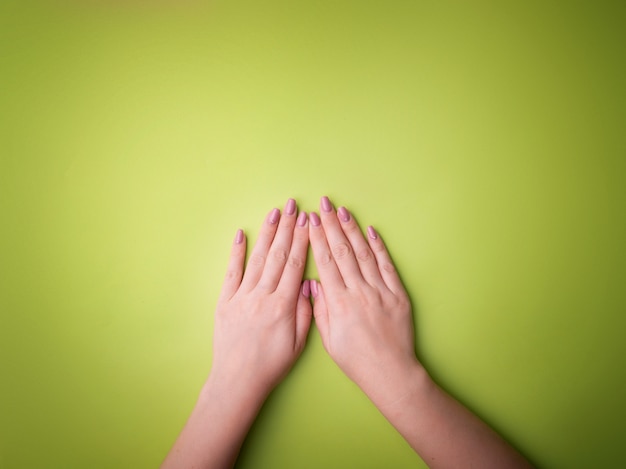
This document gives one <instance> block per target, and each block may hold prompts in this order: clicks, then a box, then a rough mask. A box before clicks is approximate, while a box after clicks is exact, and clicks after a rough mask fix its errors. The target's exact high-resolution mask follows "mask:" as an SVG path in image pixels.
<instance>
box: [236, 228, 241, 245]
mask: <svg viewBox="0 0 626 469" xmlns="http://www.w3.org/2000/svg"><path fill="white" fill-rule="evenodd" d="M241 243H243V230H237V234H236V235H235V244H241Z"/></svg>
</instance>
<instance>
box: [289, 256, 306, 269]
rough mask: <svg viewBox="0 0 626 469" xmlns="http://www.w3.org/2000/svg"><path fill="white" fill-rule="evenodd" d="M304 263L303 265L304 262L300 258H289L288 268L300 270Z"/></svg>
mask: <svg viewBox="0 0 626 469" xmlns="http://www.w3.org/2000/svg"><path fill="white" fill-rule="evenodd" d="M304 263H305V260H304V258H302V257H299V256H291V257H290V258H289V266H290V267H293V268H295V269H301V268H302V267H304Z"/></svg>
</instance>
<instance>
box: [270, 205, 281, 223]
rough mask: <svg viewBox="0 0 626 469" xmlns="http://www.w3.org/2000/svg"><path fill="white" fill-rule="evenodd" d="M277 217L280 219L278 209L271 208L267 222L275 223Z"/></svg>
mask: <svg viewBox="0 0 626 469" xmlns="http://www.w3.org/2000/svg"><path fill="white" fill-rule="evenodd" d="M279 219H280V210H278V209H277V208H275V209H274V210H272V213H270V218H269V222H270V223H272V224H274V223H277V222H278V220H279Z"/></svg>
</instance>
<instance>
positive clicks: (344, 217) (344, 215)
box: [337, 207, 350, 222]
mask: <svg viewBox="0 0 626 469" xmlns="http://www.w3.org/2000/svg"><path fill="white" fill-rule="evenodd" d="M337 215H339V219H340V220H341V221H343V222H346V221H350V212H348V209H347V208H346V207H339V210H337Z"/></svg>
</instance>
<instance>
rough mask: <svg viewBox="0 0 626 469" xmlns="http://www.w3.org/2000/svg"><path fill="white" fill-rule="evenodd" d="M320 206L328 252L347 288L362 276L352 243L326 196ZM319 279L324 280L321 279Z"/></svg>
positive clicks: (356, 282) (356, 283)
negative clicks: (344, 232)
mask: <svg viewBox="0 0 626 469" xmlns="http://www.w3.org/2000/svg"><path fill="white" fill-rule="evenodd" d="M320 208H321V210H320V216H321V218H322V226H323V227H324V233H326V239H327V240H328V246H329V247H330V252H331V253H332V255H333V258H334V259H335V263H336V264H337V267H338V268H339V272H341V276H342V277H343V281H344V283H345V284H346V286H347V287H348V288H352V287H355V286H357V285H358V284H359V283H361V282H362V281H363V276H362V275H361V270H360V269H359V264H358V263H357V261H356V257H355V256H354V250H353V249H352V245H351V244H350V242H349V241H348V239H347V238H346V236H345V235H344V234H343V230H342V229H341V226H339V219H338V218H337V214H336V213H335V210H334V209H333V206H332V204H331V203H330V200H328V197H322V201H321V203H320ZM321 280H322V281H324V280H323V279H321Z"/></svg>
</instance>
